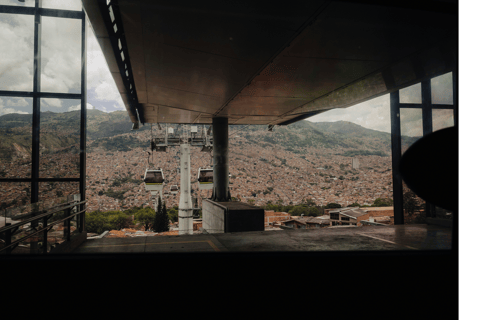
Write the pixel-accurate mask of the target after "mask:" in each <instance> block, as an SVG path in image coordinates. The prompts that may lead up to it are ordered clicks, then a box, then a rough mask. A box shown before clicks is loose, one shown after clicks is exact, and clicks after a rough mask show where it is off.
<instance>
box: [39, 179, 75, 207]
mask: <svg viewBox="0 0 480 320" xmlns="http://www.w3.org/2000/svg"><path fill="white" fill-rule="evenodd" d="M38 190H39V191H38V201H39V202H42V203H43V207H44V208H49V207H52V206H54V205H57V204H60V203H64V202H67V201H69V200H70V198H71V196H73V195H75V194H79V193H80V184H79V183H78V182H39V183H38Z"/></svg>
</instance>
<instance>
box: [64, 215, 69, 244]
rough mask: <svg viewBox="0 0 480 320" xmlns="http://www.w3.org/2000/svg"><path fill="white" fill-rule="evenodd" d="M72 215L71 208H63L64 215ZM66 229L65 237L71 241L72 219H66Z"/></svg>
mask: <svg viewBox="0 0 480 320" xmlns="http://www.w3.org/2000/svg"><path fill="white" fill-rule="evenodd" d="M69 215H70V210H69V209H65V210H63V217H64V218H66V217H68V216H69ZM64 227H65V228H64V229H63V237H64V238H65V239H66V240H67V241H70V219H67V220H65V222H64Z"/></svg>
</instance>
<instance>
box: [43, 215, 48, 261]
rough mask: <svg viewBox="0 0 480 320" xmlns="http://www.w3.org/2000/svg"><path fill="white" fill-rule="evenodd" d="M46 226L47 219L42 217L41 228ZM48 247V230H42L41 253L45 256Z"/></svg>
mask: <svg viewBox="0 0 480 320" xmlns="http://www.w3.org/2000/svg"><path fill="white" fill-rule="evenodd" d="M47 224H48V217H43V227H44V228H45V227H46V226H47ZM47 245H48V229H45V230H43V253H44V254H46V253H47V252H48V250H47Z"/></svg>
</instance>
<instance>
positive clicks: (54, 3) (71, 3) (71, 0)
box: [42, 0, 82, 11]
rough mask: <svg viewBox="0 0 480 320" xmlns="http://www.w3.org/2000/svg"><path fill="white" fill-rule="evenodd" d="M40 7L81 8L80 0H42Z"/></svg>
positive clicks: (78, 9)
mask: <svg viewBox="0 0 480 320" xmlns="http://www.w3.org/2000/svg"><path fill="white" fill-rule="evenodd" d="M42 8H48V9H61V10H74V11H80V10H82V1H81V0H42Z"/></svg>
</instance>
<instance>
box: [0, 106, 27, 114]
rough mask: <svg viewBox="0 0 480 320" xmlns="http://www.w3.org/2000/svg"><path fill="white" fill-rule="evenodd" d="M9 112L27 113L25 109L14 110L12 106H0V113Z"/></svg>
mask: <svg viewBox="0 0 480 320" xmlns="http://www.w3.org/2000/svg"><path fill="white" fill-rule="evenodd" d="M9 113H19V114H28V112H25V111H19V110H15V109H13V108H1V107H0V114H9Z"/></svg>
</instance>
